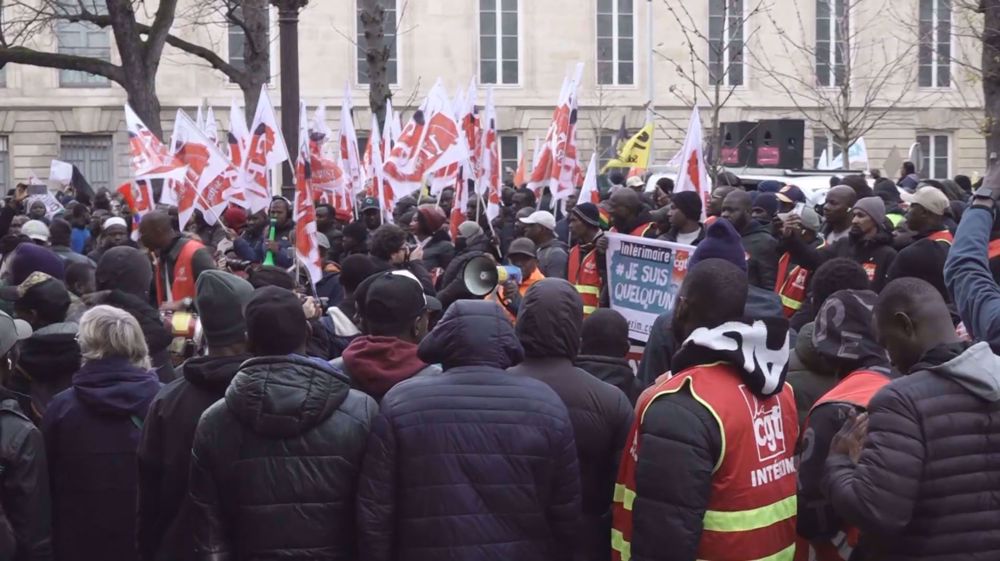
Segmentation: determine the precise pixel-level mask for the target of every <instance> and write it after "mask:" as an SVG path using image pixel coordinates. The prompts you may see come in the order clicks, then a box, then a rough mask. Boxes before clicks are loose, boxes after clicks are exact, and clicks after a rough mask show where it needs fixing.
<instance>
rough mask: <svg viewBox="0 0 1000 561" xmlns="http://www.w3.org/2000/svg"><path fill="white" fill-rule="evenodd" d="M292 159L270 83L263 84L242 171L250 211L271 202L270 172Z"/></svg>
mask: <svg viewBox="0 0 1000 561" xmlns="http://www.w3.org/2000/svg"><path fill="white" fill-rule="evenodd" d="M289 159H290V158H289V156H288V147H287V146H286V145H285V138H284V137H283V136H282V134H281V129H280V128H279V127H278V119H277V117H276V116H275V112H274V105H272V104H271V97H270V96H269V95H268V94H267V86H263V87H261V92H260V99H259V100H258V101H257V111H256V113H255V115H254V118H253V125H252V126H251V127H250V144H249V148H248V149H247V155H246V158H245V159H244V162H243V168H242V170H241V172H242V174H243V177H244V179H243V180H242V181H241V182H240V183H242V184H243V185H244V186H245V188H246V193H245V197H246V200H247V203H248V205H249V210H250V212H251V213H253V212H259V211H261V210H264V209H265V208H267V207H268V205H269V204H271V195H270V193H271V188H270V180H269V173H270V171H271V170H273V169H274V168H276V167H278V166H280V165H281V164H282V163H284V162H287V161H288V160H289Z"/></svg>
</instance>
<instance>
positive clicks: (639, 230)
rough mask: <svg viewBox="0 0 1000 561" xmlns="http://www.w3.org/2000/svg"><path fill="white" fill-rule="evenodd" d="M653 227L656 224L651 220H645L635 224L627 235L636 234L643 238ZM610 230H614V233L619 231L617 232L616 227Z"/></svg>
mask: <svg viewBox="0 0 1000 561" xmlns="http://www.w3.org/2000/svg"><path fill="white" fill-rule="evenodd" d="M655 227H656V225H655V224H653V223H652V222H646V223H645V224H640V225H638V226H636V227H635V228H633V229H632V231H631V232H629V235H630V236H637V237H640V238H644V237H646V234H648V233H649V231H650V230H652V229H653V228H655ZM611 231H612V232H614V233H616V234H617V233H619V232H618V228H612V229H611Z"/></svg>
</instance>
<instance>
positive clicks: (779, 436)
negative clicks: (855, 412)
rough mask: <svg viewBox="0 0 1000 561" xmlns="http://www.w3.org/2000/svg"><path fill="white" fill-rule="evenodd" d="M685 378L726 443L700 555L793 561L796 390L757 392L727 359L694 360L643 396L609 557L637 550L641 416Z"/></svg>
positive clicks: (619, 560) (621, 479) (715, 560)
mask: <svg viewBox="0 0 1000 561" xmlns="http://www.w3.org/2000/svg"><path fill="white" fill-rule="evenodd" d="M684 386H688V387H689V390H690V391H691V393H692V395H693V396H694V397H695V399H697V400H698V401H699V402H700V403H701V404H702V405H704V406H705V407H707V408H708V409H709V410H710V411H711V412H712V415H713V416H714V417H715V419H716V420H717V421H718V422H719V429H720V430H721V431H722V435H723V442H724V443H725V446H723V450H722V453H721V456H720V457H719V460H718V462H717V463H716V465H715V469H714V470H713V472H712V489H711V494H710V496H709V499H708V508H707V510H706V511H705V516H704V519H703V520H702V533H701V538H700V541H699V543H698V559H703V560H706V561H743V560H746V559H763V558H766V559H769V560H771V559H773V560H774V561H791V559H792V557H793V556H794V554H795V515H796V510H797V502H796V477H795V459H794V453H795V441H796V440H797V439H798V415H797V413H796V409H795V398H794V396H793V395H792V389H791V387H790V386H789V385H788V384H785V387H784V388H783V389H782V391H781V393H779V394H777V395H774V396H771V397H768V398H760V397H758V396H757V395H755V394H754V393H753V392H752V391H750V389H749V388H747V387H746V385H745V384H744V383H743V380H742V378H741V376H740V374H739V373H738V372H737V370H736V368H735V367H733V366H730V365H726V364H713V365H705V366H696V367H694V368H689V369H687V370H685V371H683V372H681V373H679V374H677V375H676V376H674V377H673V378H670V379H669V380H664V381H663V382H661V383H659V384H658V385H657V386H655V390H654V391H652V392H649V393H648V394H646V397H645V399H642V400H640V402H639V405H638V407H637V409H636V413H637V416H636V421H635V422H634V423H633V424H632V430H631V432H630V433H629V439H628V441H626V442H627V444H628V445H629V448H628V449H627V450H626V451H625V454H624V455H623V456H622V461H621V466H620V467H619V470H618V482H617V484H616V485H615V493H614V504H613V505H612V512H613V516H614V521H613V525H612V530H611V547H612V559H613V560H614V561H629V559H630V558H631V557H632V544H631V541H632V528H633V524H632V506H633V503H634V501H635V500H636V488H635V468H636V461H637V458H638V454H639V453H640V450H639V430H640V428H641V426H642V421H643V417H644V416H645V413H646V411H647V409H648V408H649V404H650V403H652V402H653V401H654V400H656V399H657V398H658V397H660V396H663V395H666V394H671V393H674V392H677V391H680V390H681V389H682V388H684Z"/></svg>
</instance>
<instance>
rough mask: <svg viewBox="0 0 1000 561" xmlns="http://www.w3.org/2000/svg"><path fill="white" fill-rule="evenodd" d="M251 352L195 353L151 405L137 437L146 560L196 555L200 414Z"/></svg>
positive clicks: (142, 552)
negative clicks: (191, 481)
mask: <svg viewBox="0 0 1000 561" xmlns="http://www.w3.org/2000/svg"><path fill="white" fill-rule="evenodd" d="M250 358H251V357H250V355H237V356H227V357H196V358H192V359H190V360H188V361H187V362H185V363H184V365H183V366H181V367H180V369H179V370H178V372H179V374H180V377H179V378H178V379H177V380H174V381H173V382H171V383H170V384H168V385H167V386H165V387H164V388H163V389H162V390H160V393H158V394H157V395H156V399H154V400H153V403H152V404H151V405H150V406H149V413H147V414H146V422H145V423H144V424H143V427H142V440H140V441H139V513H138V524H137V526H138V527H137V532H138V536H137V537H138V546H139V558H140V559H142V561H173V560H188V559H195V553H194V527H193V526H192V525H191V524H192V510H193V508H192V504H191V500H190V498H189V495H188V467H189V465H190V463H191V445H192V443H193V442H194V431H195V428H197V426H198V419H200V418H201V414H202V413H204V412H205V410H206V409H208V408H209V406H211V405H212V404H213V403H215V402H216V401H219V400H220V399H222V397H223V396H224V395H225V393H226V388H227V387H229V382H231V381H232V379H233V376H235V375H236V373H237V372H239V370H240V365H242V364H243V362H244V361H246V360H249V359H250Z"/></svg>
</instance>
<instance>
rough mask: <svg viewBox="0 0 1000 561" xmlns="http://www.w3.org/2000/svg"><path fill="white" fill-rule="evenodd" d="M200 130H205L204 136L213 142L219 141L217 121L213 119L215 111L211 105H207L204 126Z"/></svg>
mask: <svg viewBox="0 0 1000 561" xmlns="http://www.w3.org/2000/svg"><path fill="white" fill-rule="evenodd" d="M201 130H203V131H204V132H205V136H207V137H208V139H209V140H211V141H212V143H213V144H218V143H219V123H217V122H216V121H215V111H213V110H212V106H211V105H209V106H208V112H207V113H205V127H204V128H202V129H201Z"/></svg>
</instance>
